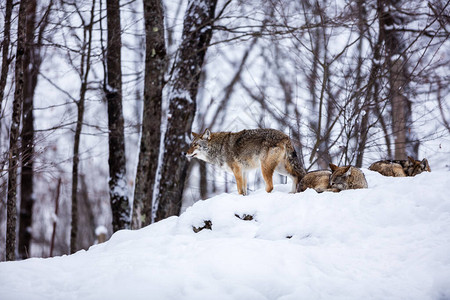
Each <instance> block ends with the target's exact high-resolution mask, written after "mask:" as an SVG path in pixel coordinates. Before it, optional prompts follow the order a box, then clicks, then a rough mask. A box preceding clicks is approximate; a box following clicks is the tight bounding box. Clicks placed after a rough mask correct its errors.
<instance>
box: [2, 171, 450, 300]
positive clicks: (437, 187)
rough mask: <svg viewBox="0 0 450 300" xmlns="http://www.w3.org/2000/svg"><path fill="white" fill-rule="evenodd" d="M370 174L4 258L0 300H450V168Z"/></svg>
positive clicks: (213, 205) (237, 199)
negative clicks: (58, 251)
mask: <svg viewBox="0 0 450 300" xmlns="http://www.w3.org/2000/svg"><path fill="white" fill-rule="evenodd" d="M364 171H365V174H366V178H367V181H368V183H369V189H366V190H352V191H344V192H341V193H339V194H334V193H323V194H317V193H316V192H314V191H312V190H307V191H305V192H304V193H301V194H288V191H289V185H278V186H276V187H275V191H274V192H272V193H271V194H267V193H265V192H264V191H263V190H259V191H257V192H254V193H251V194H250V195H249V196H245V197H243V196H239V195H237V194H236V193H233V194H222V195H219V196H216V197H213V198H211V199H208V200H205V201H199V202H197V203H196V204H195V205H193V206H192V207H190V208H188V209H187V210H186V212H185V213H184V214H182V215H181V216H180V217H172V218H169V219H166V220H163V221H161V222H158V223H156V224H153V225H151V226H148V227H146V228H143V229H141V230H138V231H120V232H117V233H116V234H114V235H113V236H112V238H111V239H110V240H109V241H108V242H106V243H103V244H100V245H96V246H93V247H91V248H90V249H89V250H88V251H80V252H78V253H76V254H74V255H70V256H63V257H56V258H51V259H29V260H25V261H19V262H8V263H5V262H3V263H0V295H1V296H0V298H1V299H5V300H6V299H126V298H130V297H132V298H133V299H149V298H151V299H283V300H287V299H449V298H450V255H449V253H450V197H449V196H448V191H447V189H448V187H449V186H450V176H449V174H450V173H449V172H432V173H426V174H420V175H418V176H416V177H413V178H387V177H383V176H381V175H379V174H378V173H374V172H370V171H367V170H364ZM205 221H206V222H205ZM205 224H206V227H207V228H204V229H203V230H201V228H202V227H205ZM194 228H195V229H196V231H198V233H195V232H194V230H193V229H194ZM208 228H210V229H208Z"/></svg>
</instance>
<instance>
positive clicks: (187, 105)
mask: <svg viewBox="0 0 450 300" xmlns="http://www.w3.org/2000/svg"><path fill="white" fill-rule="evenodd" d="M216 4H217V0H203V1H198V0H196V1H194V0H190V1H189V2H188V5H187V10H186V14H185V18H184V24H183V34H182V42H181V46H180V51H179V56H178V59H177V61H176V63H175V67H174V73H173V80H174V82H173V83H172V87H171V93H170V98H169V101H170V104H169V117H168V122H167V130H166V135H165V138H164V157H163V161H162V165H161V178H162V180H161V182H160V190H159V194H158V199H156V200H157V203H158V210H157V212H156V221H159V220H162V219H165V218H167V217H169V216H173V215H178V214H179V213H180V209H181V204H182V203H181V197H182V193H183V188H184V181H185V177H186V169H187V161H186V157H185V156H184V155H183V152H184V151H186V150H187V147H188V140H189V135H190V131H191V126H192V121H193V120H194V115H195V109H196V96H197V91H198V82H199V79H200V73H201V70H202V65H203V60H204V57H205V54H206V50H207V49H208V46H209V43H210V40H211V37H212V25H213V21H214V11H215V8H216Z"/></svg>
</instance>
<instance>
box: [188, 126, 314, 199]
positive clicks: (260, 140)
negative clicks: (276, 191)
mask: <svg viewBox="0 0 450 300" xmlns="http://www.w3.org/2000/svg"><path fill="white" fill-rule="evenodd" d="M192 135H193V136H194V139H193V140H192V143H191V146H190V148H189V150H188V151H187V153H186V155H187V156H188V157H196V158H198V159H201V160H204V161H206V162H209V163H211V164H214V165H218V166H219V167H221V168H222V169H225V170H226V171H231V172H233V174H234V177H235V178H236V183H237V190H238V193H239V194H241V195H246V194H247V176H246V175H247V171H248V170H251V169H256V168H259V167H261V171H262V175H263V178H264V181H265V183H266V191H267V192H268V193H270V192H271V191H272V190H273V182H272V176H273V172H274V171H277V172H278V173H280V174H283V175H287V176H289V177H290V178H291V179H292V182H293V183H292V189H291V192H292V193H295V192H297V191H298V190H299V189H298V186H299V182H300V180H301V179H302V178H303V176H305V170H304V169H303V167H302V166H301V165H300V162H299V161H298V158H297V153H296V152H295V150H294V147H293V146H292V143H291V140H290V139H289V137H288V136H287V135H286V134H284V133H282V132H281V131H278V130H275V129H250V130H242V131H239V132H210V131H209V129H206V130H205V132H204V133H203V134H197V133H194V132H193V133H192Z"/></svg>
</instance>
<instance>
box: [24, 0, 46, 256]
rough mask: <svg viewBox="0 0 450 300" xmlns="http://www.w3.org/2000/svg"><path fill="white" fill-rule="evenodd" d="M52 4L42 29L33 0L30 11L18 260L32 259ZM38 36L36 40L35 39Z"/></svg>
mask: <svg viewBox="0 0 450 300" xmlns="http://www.w3.org/2000/svg"><path fill="white" fill-rule="evenodd" d="M52 5H53V2H52V1H50V3H49V4H48V6H47V9H46V10H45V12H44V15H43V16H42V18H41V20H40V22H39V27H38V28H36V6H37V2H36V0H30V1H29V4H28V7H27V12H26V15H27V25H26V26H27V28H26V44H27V48H26V51H25V56H24V66H26V68H25V69H24V102H23V113H22V114H23V128H22V133H21V139H22V149H21V151H22V153H21V155H22V172H21V181H20V191H21V196H20V221H19V256H20V257H21V258H27V257H29V253H28V251H29V248H30V244H31V239H32V236H31V226H32V214H33V204H34V201H35V199H34V192H33V190H34V180H33V178H34V174H33V162H34V142H35V141H34V112H33V107H34V105H33V102H34V91H35V89H36V85H37V82H38V74H39V69H40V66H41V62H42V54H41V53H40V52H41V48H42V39H43V33H44V30H45V29H46V27H47V25H48V18H49V12H50V9H51V7H52ZM36 33H37V38H35V35H36Z"/></svg>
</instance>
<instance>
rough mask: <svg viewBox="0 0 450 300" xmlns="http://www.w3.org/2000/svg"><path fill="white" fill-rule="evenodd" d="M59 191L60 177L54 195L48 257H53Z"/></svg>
mask: <svg viewBox="0 0 450 300" xmlns="http://www.w3.org/2000/svg"><path fill="white" fill-rule="evenodd" d="M60 191H61V178H59V179H58V185H57V186H56V197H55V216H54V217H55V219H54V220H53V230H52V239H51V241H50V257H53V249H54V248H55V238H56V224H57V223H58V222H57V218H58V210H59V195H60Z"/></svg>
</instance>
